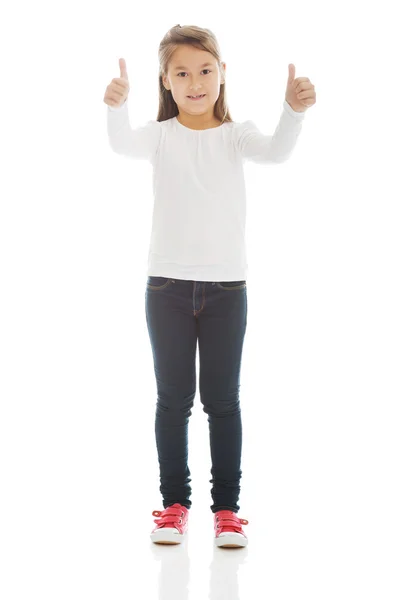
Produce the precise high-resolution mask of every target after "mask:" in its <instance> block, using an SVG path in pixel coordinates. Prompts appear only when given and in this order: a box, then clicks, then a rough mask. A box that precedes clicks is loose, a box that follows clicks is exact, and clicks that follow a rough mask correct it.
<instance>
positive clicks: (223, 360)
mask: <svg viewBox="0 0 400 600" xmlns="http://www.w3.org/2000/svg"><path fill="white" fill-rule="evenodd" d="M145 306H146V320H147V328H148V331H149V335H150V342H151V347H152V352H153V359H154V373H155V376H156V382H157V404H156V411H155V413H156V415H155V436H156V444H157V452H158V462H159V468H160V482H161V485H160V488H159V489H160V492H161V494H162V497H163V504H164V508H167V506H170V505H172V504H174V503H175V502H179V503H180V504H182V505H183V506H186V507H187V508H190V507H191V505H192V503H191V501H190V499H189V498H190V496H191V486H190V481H191V479H190V470H189V466H188V424H189V417H190V416H191V414H192V412H191V409H192V407H193V401H194V397H195V394H196V349H197V340H198V341H199V365H200V377H199V388H200V399H201V402H202V404H203V411H204V412H205V413H207V415H208V423H209V434H210V451H211V464H212V468H211V475H212V479H211V480H210V483H212V484H213V486H212V489H211V496H212V499H213V504H212V505H211V506H210V508H211V510H212V512H213V513H215V512H217V510H222V509H225V510H232V511H234V512H238V511H239V509H240V506H239V505H238V499H239V492H240V478H241V475H242V471H241V469H240V465H241V452H242V421H241V410H240V401H239V388H240V365H241V357H242V348H243V341H244V335H245V331H246V325H247V291H246V281H223V282H211V281H191V280H184V279H170V278H167V277H155V276H149V277H148V279H147V286H146V294H145Z"/></svg>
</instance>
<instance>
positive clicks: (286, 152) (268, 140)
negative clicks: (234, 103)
mask: <svg viewBox="0 0 400 600" xmlns="http://www.w3.org/2000/svg"><path fill="white" fill-rule="evenodd" d="M304 117H305V112H302V113H300V112H296V111H295V110H293V109H292V107H291V106H290V105H289V104H288V103H287V102H286V100H285V101H284V103H283V110H282V113H281V117H280V120H279V123H278V125H277V127H276V129H275V133H274V134H273V135H264V134H263V133H261V131H260V130H259V129H258V127H257V126H256V125H255V124H254V123H253V121H245V122H244V123H239V125H238V126H237V127H236V129H235V130H234V133H235V143H236V147H237V149H238V151H239V152H240V154H241V155H242V157H243V158H244V159H245V160H250V161H252V162H255V163H259V164H266V163H279V162H284V161H285V160H287V159H288V158H289V157H290V155H291V154H292V152H293V150H294V148H295V146H296V142H297V138H298V136H299V135H300V132H301V128H302V123H303V120H304Z"/></svg>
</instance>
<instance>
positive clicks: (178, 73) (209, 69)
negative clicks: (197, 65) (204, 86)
mask: <svg viewBox="0 0 400 600" xmlns="http://www.w3.org/2000/svg"><path fill="white" fill-rule="evenodd" d="M203 71H208V72H209V73H211V71H210V69H203ZM181 73H185V71H181V72H180V73H178V77H179V75H180V74H181Z"/></svg>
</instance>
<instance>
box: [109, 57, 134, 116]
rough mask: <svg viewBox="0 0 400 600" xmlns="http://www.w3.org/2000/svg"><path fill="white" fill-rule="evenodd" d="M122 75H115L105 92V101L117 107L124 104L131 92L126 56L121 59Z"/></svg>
mask: <svg viewBox="0 0 400 600" xmlns="http://www.w3.org/2000/svg"><path fill="white" fill-rule="evenodd" d="M119 70H120V76H119V77H115V78H114V79H113V80H112V81H111V83H109V84H108V86H107V87H106V92H105V94H104V102H105V103H106V104H108V106H112V107H113V108H117V107H119V106H122V105H123V103H124V102H125V100H126V99H127V97H128V94H129V89H130V88H129V80H128V72H127V70H126V62H125V59H124V58H120V59H119Z"/></svg>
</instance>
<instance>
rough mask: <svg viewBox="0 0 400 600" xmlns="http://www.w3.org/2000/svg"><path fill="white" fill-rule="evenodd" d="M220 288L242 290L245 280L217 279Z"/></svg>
mask: <svg viewBox="0 0 400 600" xmlns="http://www.w3.org/2000/svg"><path fill="white" fill-rule="evenodd" d="M216 283H217V286H218V287H219V288H220V289H221V290H242V289H243V288H245V287H246V281H217V282H216Z"/></svg>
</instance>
